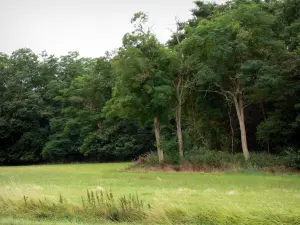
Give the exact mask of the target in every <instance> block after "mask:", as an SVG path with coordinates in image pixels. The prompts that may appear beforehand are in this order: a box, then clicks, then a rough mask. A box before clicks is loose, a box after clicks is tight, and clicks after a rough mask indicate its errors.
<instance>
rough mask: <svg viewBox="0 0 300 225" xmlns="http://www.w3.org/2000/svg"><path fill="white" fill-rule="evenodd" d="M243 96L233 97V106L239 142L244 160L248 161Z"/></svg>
mask: <svg viewBox="0 0 300 225" xmlns="http://www.w3.org/2000/svg"><path fill="white" fill-rule="evenodd" d="M242 98H243V96H241V94H236V95H234V97H233V99H234V105H235V109H236V113H237V116H238V120H239V125H240V131H241V142H242V149H243V154H244V157H245V160H246V161H247V160H249V158H250V155H249V150H248V144H247V134H246V126H245V117H244V104H243V99H242Z"/></svg>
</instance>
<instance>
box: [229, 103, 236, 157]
mask: <svg viewBox="0 0 300 225" xmlns="http://www.w3.org/2000/svg"><path fill="white" fill-rule="evenodd" d="M228 117H229V123H230V129H231V152H232V153H233V152H234V135H235V133H234V128H233V126H232V119H231V105H230V106H229V111H228Z"/></svg>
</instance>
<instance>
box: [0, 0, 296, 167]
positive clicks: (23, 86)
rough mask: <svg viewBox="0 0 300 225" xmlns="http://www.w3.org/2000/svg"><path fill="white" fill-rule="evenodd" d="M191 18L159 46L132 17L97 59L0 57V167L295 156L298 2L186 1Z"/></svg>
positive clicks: (144, 18)
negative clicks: (113, 46)
mask: <svg viewBox="0 0 300 225" xmlns="http://www.w3.org/2000/svg"><path fill="white" fill-rule="evenodd" d="M191 13H192V16H193V17H192V19H190V20H188V21H183V22H181V21H177V29H176V31H174V32H173V33H172V36H171V37H170V39H169V41H168V42H167V43H166V44H162V43H160V42H159V41H158V39H157V38H156V35H155V33H154V32H153V31H152V30H151V29H150V28H149V27H148V26H147V22H148V15H147V14H145V13H143V12H138V13H136V14H135V15H134V17H133V18H132V20H131V23H132V24H133V27H134V29H133V31H131V32H128V33H126V34H125V35H124V37H123V42H122V43H123V44H122V46H121V47H119V48H118V49H117V50H116V51H112V52H107V53H106V55H105V56H104V57H99V58H83V57H80V56H79V54H78V53H77V52H70V53H69V54H68V55H65V56H61V57H56V56H54V55H49V54H47V52H43V53H42V54H39V55H37V54H35V53H34V52H32V51H31V50H30V49H26V48H24V49H19V50H16V51H14V52H13V53H12V54H11V55H7V54H4V53H0V96H1V101H0V142H1V146H0V163H2V164H23V163H38V162H51V161H53V162H57V161H61V162H72V161H124V160H131V159H134V158H136V157H138V156H139V155H142V154H144V153H147V152H149V151H157V155H158V158H159V161H160V162H163V161H164V157H165V155H169V156H173V157H177V159H178V160H182V159H184V156H185V154H186V153H187V152H189V151H192V150H193V151H194V150H195V149H197V148H199V147H205V148H206V149H209V150H211V151H214V150H217V151H227V152H228V151H229V152H233V153H236V152H242V153H243V155H244V158H245V160H248V159H249V158H250V157H251V152H268V153H271V154H284V153H285V151H286V149H288V148H289V149H294V150H295V151H297V149H299V147H300V139H299V134H300V126H299V125H300V98H299V97H300V85H299V84H300V1H299V0H265V1H260V0H234V1H231V2H227V3H224V4H214V3H204V2H201V1H196V2H195V8H194V9H192V10H191ZM198 154H201V152H199V153H198Z"/></svg>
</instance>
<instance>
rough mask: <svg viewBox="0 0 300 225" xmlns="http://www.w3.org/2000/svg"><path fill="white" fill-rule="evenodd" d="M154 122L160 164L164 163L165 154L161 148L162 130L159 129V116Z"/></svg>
mask: <svg viewBox="0 0 300 225" xmlns="http://www.w3.org/2000/svg"><path fill="white" fill-rule="evenodd" d="M153 121H154V132H155V138H156V149H157V155H158V161H159V163H162V162H163V161H164V152H163V150H162V149H161V147H160V128H159V121H158V118H157V116H156V117H154V120H153Z"/></svg>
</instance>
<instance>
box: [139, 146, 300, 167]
mask: <svg viewBox="0 0 300 225" xmlns="http://www.w3.org/2000/svg"><path fill="white" fill-rule="evenodd" d="M289 154H290V155H289V157H290V159H288V158H287V157H283V156H279V155H272V154H269V153H254V152H252V153H251V155H250V160H249V161H245V159H244V156H243V154H242V153H230V152H224V151H214V150H207V149H206V148H204V147H200V148H193V149H192V150H190V151H187V152H185V156H184V160H183V162H181V169H187V170H227V169H246V170H249V169H250V170H260V169H262V168H270V169H272V168H273V169H274V170H276V167H285V166H289V165H290V166H293V167H294V168H297V165H298V168H299V165H300V163H299V162H300V160H299V159H300V154H299V153H297V152H290V153H289ZM294 154H298V155H297V157H298V158H297V157H296V156H295V155H294ZM177 155H178V153H177ZM173 159H174V157H170V155H169V154H165V161H164V163H165V164H172V165H173V168H174V170H180V168H177V167H176V168H175V166H176V164H177V162H176V161H175V162H174V160H173ZM297 159H298V161H297ZM297 163H298V164H297ZM140 164H144V165H147V166H155V165H158V164H159V162H158V159H157V154H156V153H155V152H151V153H148V154H146V155H144V156H143V157H142V158H141V160H140ZM174 164H175V165H174Z"/></svg>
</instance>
